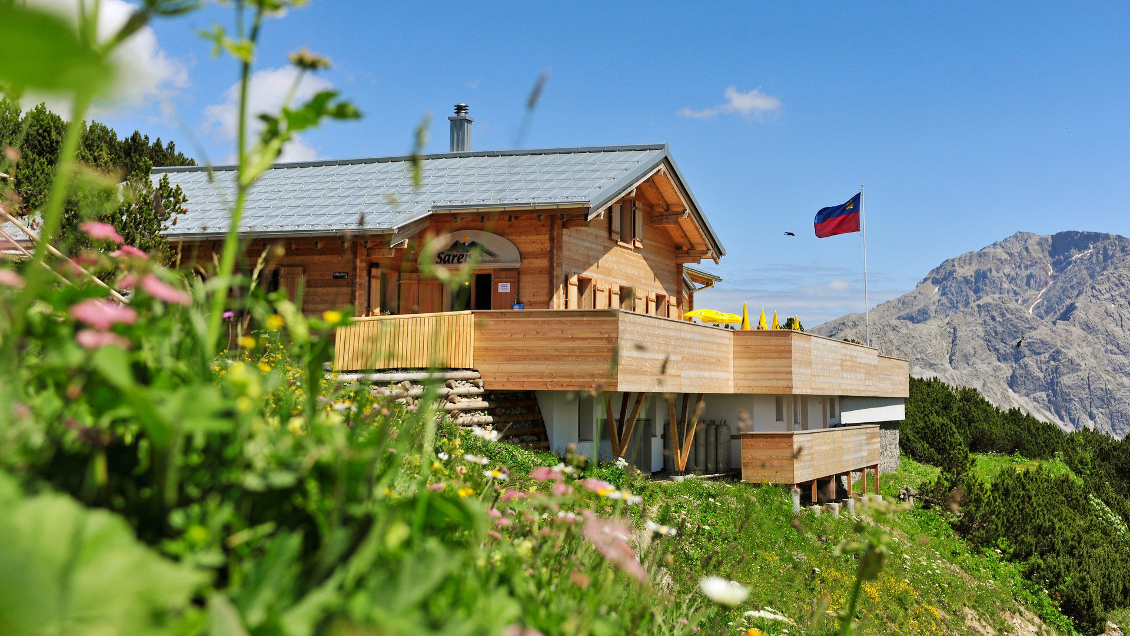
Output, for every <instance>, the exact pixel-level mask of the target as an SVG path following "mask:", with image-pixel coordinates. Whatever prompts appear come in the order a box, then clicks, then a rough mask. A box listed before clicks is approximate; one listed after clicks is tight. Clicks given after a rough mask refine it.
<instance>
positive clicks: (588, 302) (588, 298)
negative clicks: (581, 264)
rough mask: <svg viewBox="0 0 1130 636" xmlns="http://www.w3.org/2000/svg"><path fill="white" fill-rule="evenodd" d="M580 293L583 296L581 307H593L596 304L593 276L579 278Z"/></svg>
mask: <svg viewBox="0 0 1130 636" xmlns="http://www.w3.org/2000/svg"><path fill="white" fill-rule="evenodd" d="M578 287H579V290H580V291H579V293H580V296H581V303H580V304H581V309H592V308H593V307H595V306H596V303H595V302H594V300H593V287H594V286H593V283H592V279H591V278H585V277H583V276H582V277H581V278H579V279H578Z"/></svg>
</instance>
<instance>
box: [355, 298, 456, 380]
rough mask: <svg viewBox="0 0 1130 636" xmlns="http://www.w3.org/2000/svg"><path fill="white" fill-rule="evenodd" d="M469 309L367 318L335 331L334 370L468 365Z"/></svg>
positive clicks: (454, 367)
mask: <svg viewBox="0 0 1130 636" xmlns="http://www.w3.org/2000/svg"><path fill="white" fill-rule="evenodd" d="M474 338H475V330H474V315H473V314H472V313H471V312H469V311H458V312H446V313H441V314H412V315H405V316H369V317H364V318H355V319H354V320H353V323H352V324H350V325H347V326H345V327H339V328H338V329H337V334H336V341H335V343H334V361H333V369H334V371H367V370H371V369H426V368H431V367H436V368H450V369H471V368H474V360H473V359H472V353H473V351H474Z"/></svg>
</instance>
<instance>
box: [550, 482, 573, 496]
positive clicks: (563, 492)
mask: <svg viewBox="0 0 1130 636" xmlns="http://www.w3.org/2000/svg"><path fill="white" fill-rule="evenodd" d="M571 494H573V487H572V486H568V485H565V484H553V496H554V497H562V496H569V495H571Z"/></svg>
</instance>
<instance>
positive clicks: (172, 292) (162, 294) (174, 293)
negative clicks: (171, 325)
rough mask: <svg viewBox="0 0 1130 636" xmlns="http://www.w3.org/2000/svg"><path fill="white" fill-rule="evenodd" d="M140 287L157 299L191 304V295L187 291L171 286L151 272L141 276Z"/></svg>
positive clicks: (178, 303)
mask: <svg viewBox="0 0 1130 636" xmlns="http://www.w3.org/2000/svg"><path fill="white" fill-rule="evenodd" d="M141 288H142V289H144V290H145V293H147V294H149V295H150V296H152V297H154V298H156V299H157V300H163V301H165V302H167V303H173V304H174V305H185V306H188V305H191V304H192V296H189V295H188V292H184V291H181V290H179V289H177V288H176V287H173V286H172V285H170V284H168V283H166V282H164V281H163V280H161V279H160V278H157V277H156V276H154V275H153V274H146V275H145V276H143V277H142V278H141Z"/></svg>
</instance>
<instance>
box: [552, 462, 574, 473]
mask: <svg viewBox="0 0 1130 636" xmlns="http://www.w3.org/2000/svg"><path fill="white" fill-rule="evenodd" d="M553 470H556V471H557V472H559V473H561V474H562V475H575V474H577V468H576V466H569V465H567V464H564V463H561V464H558V465H556V466H554V467H553Z"/></svg>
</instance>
